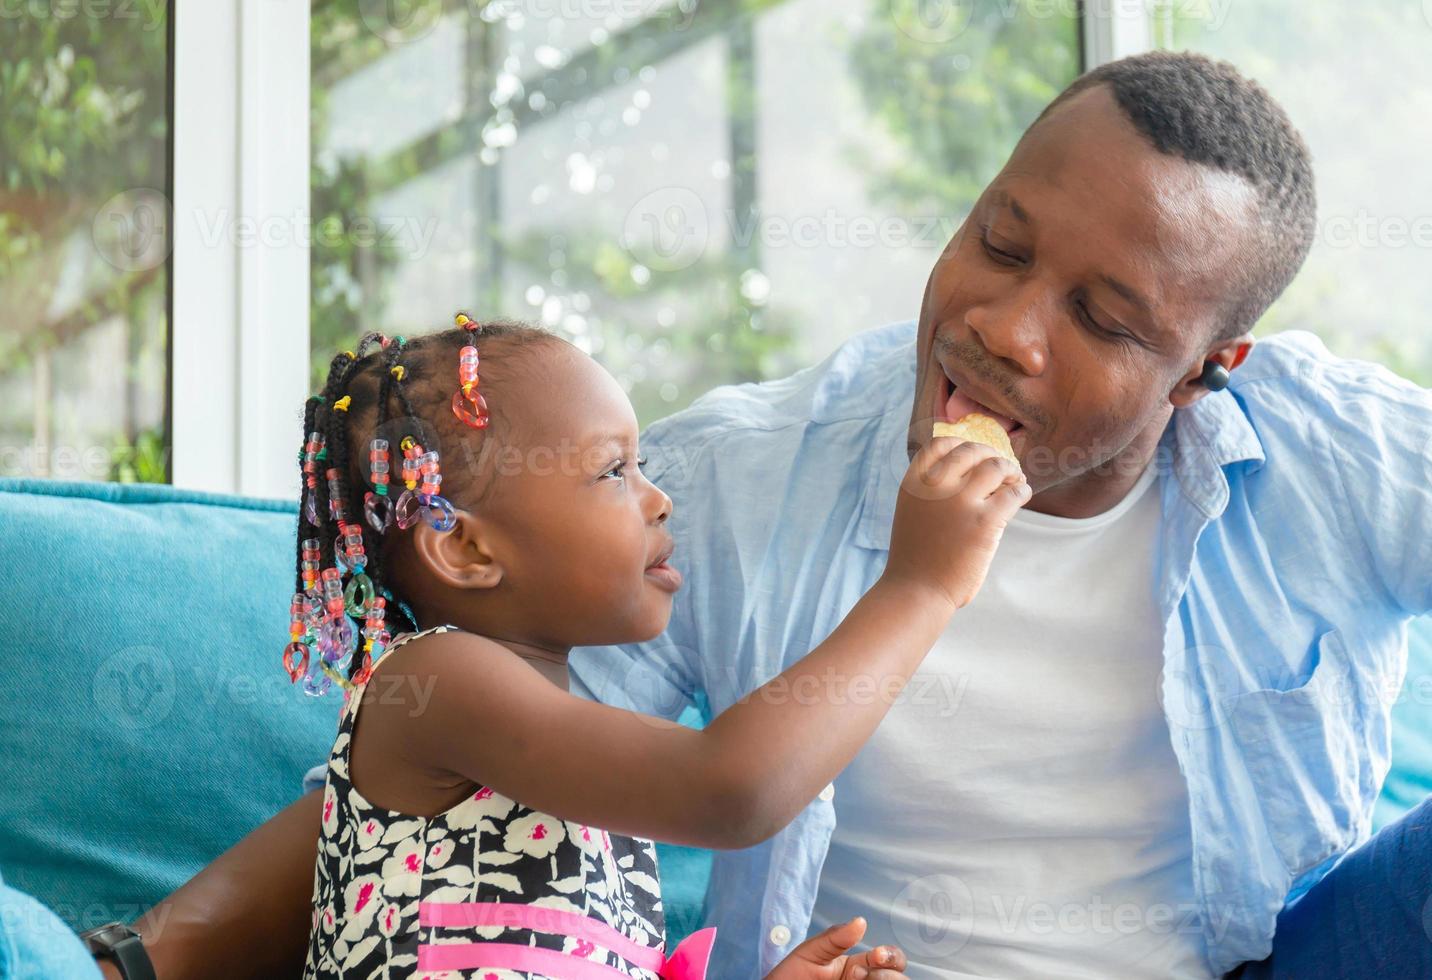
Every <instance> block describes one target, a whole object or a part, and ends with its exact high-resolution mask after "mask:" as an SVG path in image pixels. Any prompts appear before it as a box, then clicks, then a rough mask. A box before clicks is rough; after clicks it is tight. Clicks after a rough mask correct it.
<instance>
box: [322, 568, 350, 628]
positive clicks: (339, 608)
mask: <svg viewBox="0 0 1432 980" xmlns="http://www.w3.org/2000/svg"><path fill="white" fill-rule="evenodd" d="M323 605H324V606H325V607H326V608H327V609H328V618H329V619H337V618H338V617H339V616H342V615H343V611H344V606H345V603H344V601H343V573H342V572H340V571H339V570H338V569H337V568H325V569H324V570H323Z"/></svg>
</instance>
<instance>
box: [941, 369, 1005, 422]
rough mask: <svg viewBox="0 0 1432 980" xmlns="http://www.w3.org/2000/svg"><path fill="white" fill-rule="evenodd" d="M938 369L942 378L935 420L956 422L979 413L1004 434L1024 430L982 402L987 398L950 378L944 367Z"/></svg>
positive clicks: (1003, 414)
mask: <svg viewBox="0 0 1432 980" xmlns="http://www.w3.org/2000/svg"><path fill="white" fill-rule="evenodd" d="M940 367H941V372H942V374H943V377H942V378H941V379H940V393H939V398H940V402H939V404H938V405H937V406H936V409H935V417H936V418H937V419H940V420H942V421H945V422H958V421H959V420H960V419H962V418H964V417H965V416H966V415H969V414H970V413H971V412H980V413H981V414H984V415H988V416H989V417H990V418H992V419H994V420H995V421H996V422H998V423H999V424H1000V426H1001V427H1002V428H1003V429H1004V431H1005V432H1006V433H1010V434H1013V433H1014V432H1016V431H1018V430H1019V429H1022V428H1024V423H1023V422H1021V421H1020V420H1019V419H1016V418H1013V417H1011V416H1009V415H1006V414H1005V413H1003V412H1001V411H999V410H998V409H996V408H993V407H992V406H990V405H989V404H988V403H987V402H986V401H982V400H981V398H984V397H987V396H983V395H977V393H976V392H975V390H974V389H973V388H971V387H970V386H969V385H968V384H965V383H962V382H961V381H960V380H959V379H957V378H953V377H951V375H950V371H949V370H948V369H947V368H945V367H944V365H941V366H940Z"/></svg>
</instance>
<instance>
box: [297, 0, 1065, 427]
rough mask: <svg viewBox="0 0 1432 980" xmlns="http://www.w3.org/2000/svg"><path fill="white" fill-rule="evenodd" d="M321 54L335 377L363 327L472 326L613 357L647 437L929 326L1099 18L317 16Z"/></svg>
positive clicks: (350, 8)
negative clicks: (962, 248)
mask: <svg viewBox="0 0 1432 980" xmlns="http://www.w3.org/2000/svg"><path fill="white" fill-rule="evenodd" d="M1026 7H1027V8H1028V9H1025V8H1026ZM312 45H313V58H312V64H313V80H312V103H313V115H312V124H313V143H312V148H313V185H312V200H313V217H314V223H315V229H316V231H315V236H314V249H313V256H312V272H313V275H312V289H313V302H312V332H311V337H312V346H313V359H312V360H313V365H314V371H315V384H317V383H318V382H319V380H320V379H319V378H318V376H317V375H318V372H320V371H322V370H323V369H324V366H325V365H326V364H327V361H328V360H329V358H331V356H332V354H333V353H334V352H335V351H337V350H341V349H342V348H343V347H345V346H349V345H351V343H352V341H353V339H354V337H355V336H356V335H357V334H358V333H360V332H361V331H363V330H367V329H382V330H384V331H385V332H389V333H405V334H413V333H419V332H422V331H425V330H432V329H435V328H439V327H441V326H443V325H445V324H446V323H448V322H450V320H449V318H450V317H451V315H452V313H453V312H454V311H455V310H458V309H469V308H474V311H484V312H488V313H491V312H493V311H497V312H500V313H501V314H503V315H507V316H515V317H520V318H524V319H532V320H537V321H539V322H541V323H544V324H545V325H547V326H548V327H550V328H552V329H554V330H555V331H557V332H558V333H560V334H561V335H563V336H565V337H567V338H568V339H570V340H571V341H573V342H574V343H576V344H577V345H578V346H580V347H582V348H583V349H585V350H587V351H589V352H590V353H592V354H593V355H594V356H596V357H597V358H598V359H599V360H600V361H602V362H603V363H604V364H605V365H606V366H607V367H608V368H609V369H610V370H612V372H613V373H614V374H615V375H616V376H617V377H618V379H619V380H620V381H621V382H622V384H623V386H624V387H625V388H626V389H627V390H628V392H629V393H630V394H631V396H632V400H633V402H634V403H635V405H636V407H637V412H638V415H639V417H640V419H641V422H642V423H643V424H646V423H649V422H651V421H652V420H654V419H656V418H659V417H661V416H663V415H667V414H669V413H670V412H672V411H675V410H677V409H679V408H681V407H683V406H685V405H686V404H688V403H689V402H690V401H691V400H692V399H693V398H695V397H696V396H697V395H700V394H701V393H702V392H704V391H706V390H707V389H709V388H712V387H714V386H716V385H719V384H724V383H730V382H735V381H749V380H760V379H763V378H770V377H776V376H780V375H783V374H787V373H789V372H791V371H793V370H795V369H797V368H799V367H802V366H804V365H807V364H809V363H812V362H813V361H814V360H816V359H818V358H819V357H821V356H823V355H825V354H826V353H828V352H829V351H831V350H833V349H834V348H835V347H836V346H837V345H838V344H839V343H840V342H841V341H842V340H844V339H845V338H846V337H848V336H850V335H851V334H853V333H855V332H857V331H859V330H862V329H866V328H868V327H872V326H876V325H879V324H881V323H884V322H890V321H893V320H899V319H908V318H913V317H914V316H915V315H916V314H917V313H918V310H919V302H920V297H921V295H922V293H923V289H924V284H925V278H926V276H927V275H928V273H929V269H930V267H931V266H932V265H933V264H934V260H935V258H936V256H937V255H938V254H939V252H940V250H941V249H942V248H943V247H944V245H945V243H946V241H947V240H948V238H949V237H950V235H951V234H952V233H953V230H954V228H955V227H957V226H958V224H959V222H960V221H961V220H962V219H963V217H964V215H965V214H966V213H967V211H968V209H969V207H970V205H971V204H972V203H973V200H974V198H975V196H976V195H977V194H978V193H979V191H980V190H981V189H982V188H983V186H984V184H985V183H986V182H987V180H988V179H989V177H990V176H991V175H992V174H993V173H994V172H995V171H996V170H997V169H998V167H999V166H1000V164H1002V163H1003V161H1004V159H1005V157H1006V155H1007V154H1008V152H1009V150H1010V149H1011V148H1012V147H1013V145H1014V142H1015V140H1016V139H1017V138H1018V136H1019V134H1020V133H1021V132H1022V131H1023V129H1024V127H1025V126H1026V125H1027V124H1028V123H1029V122H1030V121H1031V120H1032V119H1033V118H1034V117H1035V115H1037V114H1038V112H1039V111H1040V110H1041V109H1042V108H1043V107H1044V105H1045V104H1046V103H1047V102H1048V101H1049V100H1050V99H1052V98H1053V97H1054V96H1055V95H1056V94H1057V93H1058V92H1059V90H1060V89H1062V88H1063V87H1064V85H1066V84H1067V83H1068V82H1069V81H1070V80H1071V79H1073V77H1074V76H1075V75H1076V74H1077V72H1078V69H1079V63H1080V55H1079V46H1080V25H1079V23H1078V21H1077V18H1076V17H1075V16H1074V5H1072V4H1052V5H1009V4H1004V3H998V2H995V0H989V2H980V3H975V4H973V5H970V4H964V3H961V4H944V5H941V4H930V3H928V0H763V2H754V3H753V2H743V0H701V2H700V3H697V2H695V0H488V2H469V3H466V4H462V3H456V4H454V3H447V4H439V3H436V2H434V3H426V4H425V3H409V4H406V5H404V4H388V5H386V6H384V5H379V4H368V3H363V2H357V0H330V2H323V0H316V2H315V3H314V5H313V19H312Z"/></svg>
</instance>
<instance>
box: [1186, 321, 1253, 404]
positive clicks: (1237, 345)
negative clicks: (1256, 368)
mask: <svg viewBox="0 0 1432 980" xmlns="http://www.w3.org/2000/svg"><path fill="white" fill-rule="evenodd" d="M1254 342H1255V341H1254V339H1253V335H1252V334H1251V333H1243V334H1239V335H1238V336H1237V337H1233V338H1230V339H1228V340H1225V341H1222V342H1221V343H1220V344H1219V345H1218V346H1217V347H1213V348H1210V349H1209V350H1208V351H1207V352H1205V353H1204V355H1203V356H1202V357H1200V358H1199V359H1198V363H1197V364H1195V365H1193V366H1192V367H1191V368H1189V370H1188V373H1187V374H1185V375H1184V376H1183V377H1182V378H1179V379H1178V384H1176V385H1174V386H1173V390H1172V391H1170V392H1169V395H1168V400H1169V401H1170V402H1171V403H1173V407H1174V408H1186V407H1188V406H1189V405H1192V404H1193V403H1194V402H1196V401H1198V400H1199V399H1200V398H1202V397H1203V396H1204V395H1206V394H1208V388H1207V387H1205V386H1204V384H1203V366H1204V365H1205V364H1206V363H1208V362H1209V361H1215V362H1217V363H1219V364H1222V365H1223V367H1224V368H1225V369H1226V370H1227V371H1228V372H1229V373H1230V374H1231V373H1232V372H1233V370H1234V369H1235V368H1236V367H1238V365H1240V364H1242V363H1243V362H1244V361H1245V360H1246V359H1247V358H1248V352H1249V351H1251V350H1252V349H1253V344H1254Z"/></svg>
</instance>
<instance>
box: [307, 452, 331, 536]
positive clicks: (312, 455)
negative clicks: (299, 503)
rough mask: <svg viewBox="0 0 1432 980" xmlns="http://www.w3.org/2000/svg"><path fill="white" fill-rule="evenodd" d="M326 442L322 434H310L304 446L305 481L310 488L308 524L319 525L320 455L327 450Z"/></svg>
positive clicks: (308, 495) (308, 494)
mask: <svg viewBox="0 0 1432 980" xmlns="http://www.w3.org/2000/svg"><path fill="white" fill-rule="evenodd" d="M324 442H325V439H324V435H323V433H322V432H310V433H309V434H308V441H307V442H305V443H304V445H303V480H304V483H305V484H307V486H308V492H307V493H306V494H305V495H304V501H303V510H304V515H305V516H306V517H307V518H308V523H310V524H313V525H317V524H318V492H317V491H318V460H319V454H320V453H321V452H323V451H324V450H325V448H326V447H325V445H324Z"/></svg>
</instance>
